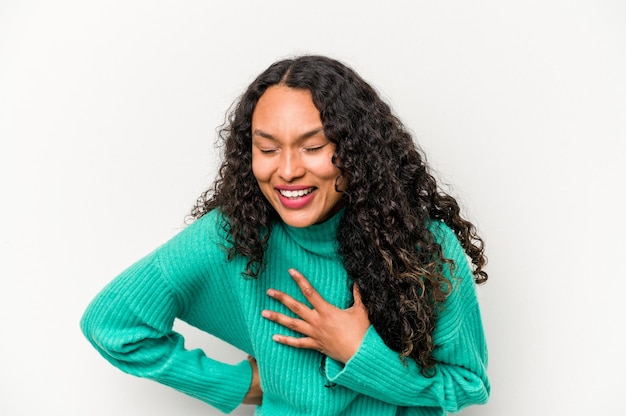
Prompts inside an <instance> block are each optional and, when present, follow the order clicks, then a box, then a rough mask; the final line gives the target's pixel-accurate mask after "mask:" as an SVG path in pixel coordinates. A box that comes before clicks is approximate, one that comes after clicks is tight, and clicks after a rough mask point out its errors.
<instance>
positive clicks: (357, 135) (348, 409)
mask: <svg viewBox="0 0 626 416" xmlns="http://www.w3.org/2000/svg"><path fill="white" fill-rule="evenodd" d="M221 137H222V139H223V140H224V143H225V155H224V160H223V163H222V165H221V168H220V171H219V176H218V179H217V180H216V182H215V184H214V186H213V187H212V188H211V189H209V190H208V191H206V192H205V193H204V194H203V195H202V196H201V197H200V198H199V200H198V202H197V204H196V206H195V208H194V209H193V211H192V216H193V217H194V218H195V221H194V222H193V223H192V224H191V225H190V226H188V227H187V228H186V229H185V230H183V231H182V232H180V233H179V234H178V235H177V236H176V237H174V238H173V239H172V240H170V241H169V242H167V243H166V244H165V245H163V246H162V247H160V248H158V249H157V250H155V251H154V252H153V253H151V254H149V255H148V256H146V257H145V258H143V259H142V260H140V261H139V262H137V263H136V264H135V265H133V266H131V267H130V268H129V269H127V270H126V271H125V272H123V273H122V274H121V275H120V276H119V277H117V278H116V279H115V280H114V281H113V282H112V283H111V284H110V285H109V286H108V287H107V288H105V289H104V290H103V291H102V292H101V293H100V294H99V295H98V296H97V297H96V299H94V301H93V302H92V303H91V305H90V306H89V308H88V310H87V311H86V313H85V315H84V317H83V320H82V328H83V332H84V333H85V335H86V336H87V338H88V339H89V340H90V341H91V342H92V344H93V345H94V346H95V347H96V349H98V351H99V352H100V353H101V354H102V355H103V356H104V357H105V358H106V359H108V360H109V361H110V362H111V363H113V364H114V365H116V366H117V367H119V368H120V369H122V370H123V371H126V372H129V373H131V374H135V375H137V376H142V377H147V378H151V379H154V380H156V381H159V382H161V383H163V384H166V385H169V386H171V387H174V388H176V389H178V390H180V391H182V392H185V393H187V394H189V395H191V396H194V397H197V398H199V399H201V400H203V401H205V402H207V403H209V404H211V405H213V406H215V407H216V408H218V409H220V410H221V411H223V412H230V411H232V410H233V409H234V408H235V407H237V406H238V405H239V404H240V403H247V404H256V405H258V408H257V412H256V414H263V415H265V416H267V415H324V416H328V415H340V414H341V415H379V416H380V415H442V414H445V412H457V411H459V410H460V409H462V408H463V407H465V406H468V405H471V404H479V403H484V402H486V400H487V398H488V395H489V383H488V380H487V375H486V362H487V354H486V345H485V340H484V335H483V329H482V325H481V320H480V313H479V308H478V304H477V301H476V296H475V289H474V282H477V283H481V282H484V281H486V279H487V275H486V273H485V272H484V270H483V266H484V265H485V262H486V259H485V256H484V250H483V244H482V240H481V239H480V238H479V237H478V236H477V234H476V231H475V228H474V226H473V225H472V224H471V223H470V222H468V221H467V220H466V219H463V218H462V217H461V216H460V214H459V206H458V204H457V202H456V201H455V199H454V198H452V197H451V196H449V195H447V194H445V193H443V192H441V191H440V190H439V189H438V188H437V183H436V181H435V179H434V178H433V176H431V174H430V173H429V172H428V168H427V166H426V164H425V162H424V160H423V157H422V156H421V155H420V153H419V151H418V150H417V149H416V147H415V145H414V143H413V141H412V139H411V136H410V135H409V134H408V132H407V131H406V129H405V128H404V127H403V125H402V124H401V122H400V121H399V120H398V119H397V118H396V117H395V116H394V115H393V114H392V112H391V110H390V108H389V107H388V105H386V104H385V103H384V102H383V101H382V100H381V99H380V98H379V97H378V95H377V94H376V92H375V91H374V90H373V89H372V88H371V87H370V86H369V85H368V84H367V83H366V82H365V81H363V80H362V79H361V78H360V77H359V76H358V75H357V74H356V73H355V72H354V71H352V70H351V69H349V68H347V67H346V66H344V65H343V64H341V63H339V62H337V61H335V60H332V59H329V58H326V57H320V56H303V57H299V58H296V59H289V60H283V61H280V62H277V63H275V64H273V65H272V66H270V67H269V68H268V69H267V70H266V71H264V72H263V73H262V74H261V75H259V77H258V78H257V79H256V80H255V81H254V82H253V83H252V84H251V85H250V86H249V87H248V89H247V91H246V92H245V93H244V94H243V96H242V97H241V99H240V101H239V102H238V104H237V105H236V107H235V108H234V110H233V111H232V113H231V115H230V117H229V121H228V123H227V124H226V126H225V127H224V129H223V130H222V132H221ZM467 257H469V259H470V260H471V265H470V263H468V261H467ZM176 318H178V319H181V320H184V321H186V322H188V323H189V324H191V325H193V326H195V327H197V328H199V329H201V330H203V331H206V332H208V333H211V334H213V335H215V336H217V337H219V338H221V339H223V340H224V341H226V342H228V343H230V344H232V345H234V346H235V347H237V348H239V349H241V350H242V351H244V352H245V353H247V354H248V355H249V357H248V359H247V360H244V361H242V362H241V363H239V364H237V365H228V364H224V363H221V362H217V361H215V360H213V359H211V358H210V357H209V356H207V355H205V352H204V351H201V350H193V351H188V350H186V349H185V348H184V345H183V338H182V337H181V335H180V334H178V333H176V332H173V331H172V324H173V321H174V319H176ZM208 355H210V352H209V354H208Z"/></svg>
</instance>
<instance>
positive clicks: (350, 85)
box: [191, 55, 487, 376]
mask: <svg viewBox="0 0 626 416" xmlns="http://www.w3.org/2000/svg"><path fill="white" fill-rule="evenodd" d="M274 85H284V86H287V87H289V88H295V89H303V90H308V91H310V92H311V95H312V98H313V103H314V104H315V106H316V108H317V109H318V110H319V112H320V117H321V120H322V124H323V127H324V133H325V134H326V137H328V139H329V140H330V141H331V142H333V143H334V144H335V146H336V148H335V153H334V155H333V157H332V163H333V164H334V165H335V166H336V167H337V168H339V170H340V171H341V172H342V176H345V177H347V178H348V187H347V189H345V190H344V191H343V192H344V195H343V197H342V199H343V201H344V204H345V213H344V216H343V217H342V219H341V221H340V223H339V226H338V231H337V239H338V242H339V254H340V255H341V257H342V259H343V264H344V267H345V269H346V271H347V273H348V276H349V278H350V279H351V280H352V282H353V283H354V284H356V285H357V287H358V289H359V291H360V293H361V298H362V301H363V304H364V305H365V307H366V309H367V311H368V315H369V319H370V322H371V323H372V324H373V325H374V328H375V329H376V331H377V332H378V333H379V335H380V336H381V338H382V339H383V340H384V342H385V343H386V344H387V346H389V347H390V348H391V349H393V350H394V351H397V352H398V353H399V355H400V357H401V358H402V359H404V358H405V357H407V358H411V359H413V360H415V362H416V363H417V364H418V365H419V366H420V369H421V371H422V373H423V374H424V375H427V376H430V375H433V374H434V372H435V364H436V360H435V359H434V357H433V354H432V352H433V349H434V341H433V331H434V328H435V322H436V319H437V315H438V313H439V312H440V309H441V307H442V305H443V303H444V301H445V299H446V298H447V296H448V295H449V293H450V291H451V287H452V282H450V281H449V279H448V278H446V276H445V275H444V273H443V270H444V265H445V264H449V266H450V267H453V266H454V264H453V262H452V261H451V260H449V259H446V258H444V256H443V253H442V249H441V247H440V245H439V244H438V243H437V242H436V241H435V239H434V238H433V235H432V234H431V232H430V231H429V228H428V226H429V224H430V223H431V222H433V221H443V222H445V223H446V224H447V225H448V226H449V227H450V228H451V229H452V230H453V231H454V233H455V234H456V236H457V237H458V239H459V241H460V242H461V245H462V247H463V249H464V250H465V252H466V254H467V255H468V257H469V258H470V260H471V263H472V269H473V274H474V280H475V282H476V283H483V282H485V281H486V280H487V273H486V272H485V271H484V270H483V267H484V266H485V264H486V262H487V259H486V257H485V253H484V243H483V240H482V239H481V238H480V237H479V235H478V234H477V231H476V227H475V226H474V225H473V224H472V223H471V222H469V221H468V220H467V219H464V218H463V217H462V216H461V215H460V208H459V204H458V203H457V201H456V200H455V199H454V198H453V197H452V196H450V195H449V194H447V193H445V192H443V191H442V190H441V189H440V187H439V186H438V184H437V181H436V180H435V178H434V176H433V175H432V174H431V173H430V170H429V168H428V166H427V164H426V161H425V157H424V155H423V154H422V152H421V151H420V150H419V148H418V147H417V146H416V145H415V143H414V141H413V139H412V137H411V135H410V133H409V132H408V131H407V129H406V128H405V127H404V126H403V124H402V122H401V121H400V120H399V119H398V118H397V117H396V116H395V115H394V114H393V113H392V111H391V108H390V107H389V105H387V104H386V103H385V102H384V101H383V100H382V99H381V98H380V97H379V95H378V94H377V93H376V91H375V90H374V89H373V88H372V87H371V86H370V85H369V84H368V83H367V82H365V81H364V80H363V79H362V78H361V77H360V76H359V75H358V74H357V73H356V72H354V71H353V70H352V69H350V68H349V67H347V66H345V65H344V64H342V63H340V62H338V61H336V60H334V59H331V58H328V57H323V56H309V55H307V56H300V57H297V58H294V59H286V60H282V61H279V62H276V63H274V64H273V65H271V66H270V67H269V68H268V69H266V70H265V71H264V72H263V73H261V74H260V75H259V76H258V77H257V78H256V79H255V80H254V81H253V82H252V84H251V85H250V86H249V87H248V88H247V90H246V91H245V92H244V94H243V95H242V96H241V98H240V99H239V100H238V102H237V103H236V104H235V106H234V108H233V109H232V110H231V111H230V114H229V116H228V119H227V122H226V123H225V124H224V126H222V128H221V130H220V132H219V137H220V139H221V140H222V141H223V144H224V154H223V162H222V164H221V167H220V169H219V173H218V177H217V179H216V181H215V183H214V184H213V186H212V187H211V188H210V189H208V190H207V191H205V192H204V193H203V194H202V195H201V196H200V198H198V201H197V202H196V205H195V207H194V208H193V210H192V212H191V215H192V217H193V218H196V219H197V218H200V217H202V216H203V215H204V214H206V213H207V212H209V211H210V210H212V209H215V208H219V209H220V210H221V211H222V212H223V213H224V215H225V216H226V217H227V219H228V225H227V231H228V233H229V238H230V243H231V244H232V246H231V248H230V249H229V258H231V259H232V258H234V257H235V256H237V255H241V256H244V257H245V258H247V266H246V271H245V272H244V275H246V276H247V277H251V278H255V277H257V276H258V274H259V273H260V272H261V271H262V269H263V264H264V262H263V258H264V252H265V249H266V247H267V241H268V238H269V235H270V233H271V229H272V223H273V222H274V221H277V220H278V219H279V218H278V215H277V213H276V212H275V211H274V209H273V208H272V206H271V205H270V204H269V202H268V201H267V200H266V199H265V197H264V196H263V194H262V193H261V191H260V189H259V186H258V184H257V182H256V179H255V177H254V175H253V173H252V136H251V133H252V132H251V123H252V113H253V111H254V109H255V106H256V104H257V102H258V100H259V98H260V97H261V95H263V93H264V92H265V91H266V90H267V88H269V87H270V86H274Z"/></svg>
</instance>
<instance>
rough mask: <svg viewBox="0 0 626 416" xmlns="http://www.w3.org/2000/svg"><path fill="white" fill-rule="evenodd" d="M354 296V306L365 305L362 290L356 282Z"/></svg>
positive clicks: (353, 286) (353, 287) (353, 290)
mask: <svg viewBox="0 0 626 416" xmlns="http://www.w3.org/2000/svg"><path fill="white" fill-rule="evenodd" d="M352 296H353V297H354V306H363V301H362V300H361V292H360V291H359V287H358V286H357V285H356V283H354V284H353V285H352Z"/></svg>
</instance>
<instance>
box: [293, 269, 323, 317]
mask: <svg viewBox="0 0 626 416" xmlns="http://www.w3.org/2000/svg"><path fill="white" fill-rule="evenodd" d="M289 274H290V275H291V277H292V278H293V280H295V282H296V283H297V284H298V287H299V288H300V290H301V291H302V294H303V295H304V297H305V298H306V299H307V300H308V301H309V302H310V303H311V305H313V307H314V308H315V309H320V308H322V307H324V306H326V305H328V302H326V300H325V299H324V298H323V297H322V296H321V295H320V294H319V293H318V292H317V290H315V288H314V287H313V285H311V283H309V281H308V280H307V279H306V277H304V275H303V274H302V273H300V272H299V271H297V270H296V269H289Z"/></svg>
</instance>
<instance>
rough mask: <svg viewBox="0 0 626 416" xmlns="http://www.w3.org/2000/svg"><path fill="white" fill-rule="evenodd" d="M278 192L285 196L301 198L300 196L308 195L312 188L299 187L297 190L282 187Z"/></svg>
mask: <svg viewBox="0 0 626 416" xmlns="http://www.w3.org/2000/svg"><path fill="white" fill-rule="evenodd" d="M279 192H280V194H281V195H282V196H284V197H285V198H301V197H303V196H305V195H308V194H310V193H311V192H313V188H309V189H300V190H298V191H287V190H284V189H280V190H279Z"/></svg>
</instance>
